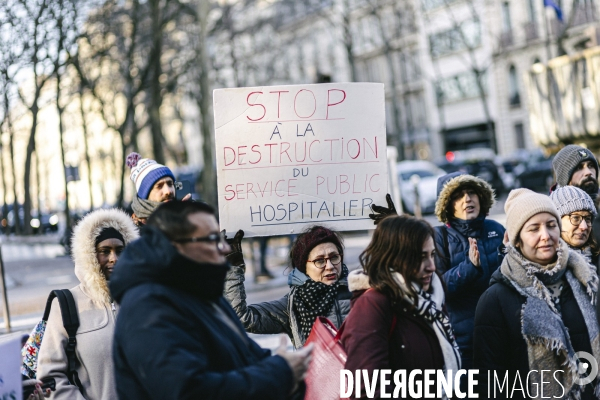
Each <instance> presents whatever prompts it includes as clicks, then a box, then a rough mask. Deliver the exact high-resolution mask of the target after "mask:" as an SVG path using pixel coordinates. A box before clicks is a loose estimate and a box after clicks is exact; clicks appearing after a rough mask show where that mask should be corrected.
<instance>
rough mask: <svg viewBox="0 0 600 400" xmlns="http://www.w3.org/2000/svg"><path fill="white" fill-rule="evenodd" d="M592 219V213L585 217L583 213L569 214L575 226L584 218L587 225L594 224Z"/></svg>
mask: <svg viewBox="0 0 600 400" xmlns="http://www.w3.org/2000/svg"><path fill="white" fill-rule="evenodd" d="M592 219H593V217H592V216H591V215H586V216H585V217H584V216H583V215H577V214H569V221H571V224H573V226H579V225H580V224H581V221H583V220H585V223H586V225H587V226H592Z"/></svg>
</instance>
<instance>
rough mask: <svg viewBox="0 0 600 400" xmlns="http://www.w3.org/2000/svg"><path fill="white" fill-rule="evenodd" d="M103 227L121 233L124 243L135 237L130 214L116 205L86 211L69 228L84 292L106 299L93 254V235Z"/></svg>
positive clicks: (104, 280) (94, 251) (76, 265)
mask: <svg viewBox="0 0 600 400" xmlns="http://www.w3.org/2000/svg"><path fill="white" fill-rule="evenodd" d="M104 228H114V229H116V230H117V231H119V232H120V233H121V235H123V239H124V240H125V243H124V244H125V246H127V245H128V244H129V243H131V242H132V241H134V240H135V239H137V238H138V237H139V234H138V230H137V228H136V226H135V225H134V223H133V221H132V220H131V217H129V216H128V215H127V214H126V213H125V212H124V211H122V210H119V209H117V208H111V209H99V210H96V211H93V212H91V213H89V214H87V215H86V216H85V217H84V218H83V219H82V220H81V221H80V222H79V223H78V224H77V226H76V227H75V229H74V230H73V237H72V246H71V248H72V249H73V262H74V263H75V275H76V276H77V279H79V282H81V285H82V287H83V289H84V291H85V293H86V294H88V295H89V296H90V298H91V299H92V300H94V301H97V302H100V303H110V302H111V296H110V292H109V290H108V283H107V282H106V279H105V278H104V274H102V271H101V270H100V264H99V263H98V259H97V257H96V244H95V242H96V238H97V237H98V235H99V234H100V232H102V230H103V229H104Z"/></svg>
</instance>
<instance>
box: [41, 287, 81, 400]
mask: <svg viewBox="0 0 600 400" xmlns="http://www.w3.org/2000/svg"><path fill="white" fill-rule="evenodd" d="M53 295H54V296H53ZM51 297H52V298H54V297H56V298H57V299H58V304H59V305H60V313H61V314H62V320H63V326H64V327H65V330H66V331H67V335H68V336H69V338H68V339H67V347H66V349H65V353H66V354H67V378H68V379H69V383H70V384H71V385H75V386H77V388H79V391H80V392H82V389H83V385H82V384H81V381H80V380H79V375H78V374H77V371H76V370H75V364H76V361H77V355H76V354H75V348H76V346H77V339H76V338H75V336H76V335H77V329H79V316H78V315H77V306H76V305H75V299H74V298H73V294H72V293H71V291H70V290H69V289H59V290H53V291H52V293H50V297H48V302H49V304H52V300H51ZM46 308H47V310H46V311H48V312H49V306H48V303H47V304H46ZM44 316H45V317H46V312H44ZM46 319H47V317H46ZM82 393H83V392H82Z"/></svg>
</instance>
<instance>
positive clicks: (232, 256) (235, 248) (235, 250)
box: [225, 229, 245, 267]
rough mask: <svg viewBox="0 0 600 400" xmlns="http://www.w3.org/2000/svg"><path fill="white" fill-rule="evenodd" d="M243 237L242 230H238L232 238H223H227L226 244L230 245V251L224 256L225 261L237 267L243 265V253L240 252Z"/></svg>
mask: <svg viewBox="0 0 600 400" xmlns="http://www.w3.org/2000/svg"><path fill="white" fill-rule="evenodd" d="M243 238H244V231H243V230H241V229H240V230H239V231H237V232H236V234H235V236H234V237H233V239H227V236H225V240H227V244H229V246H231V253H229V254H227V255H226V256H225V258H227V261H229V263H230V264H231V265H232V266H234V267H239V266H241V265H245V262H244V254H243V253H242V239H243Z"/></svg>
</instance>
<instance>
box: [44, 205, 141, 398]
mask: <svg viewBox="0 0 600 400" xmlns="http://www.w3.org/2000/svg"><path fill="white" fill-rule="evenodd" d="M138 236H139V235H138V231H137V228H136V227H135V225H134V224H133V222H132V220H131V218H130V217H129V216H128V215H127V214H126V213H125V212H123V211H121V210H118V209H108V210H106V209H101V210H96V211H93V212H91V213H89V214H88V215H86V216H85V217H84V218H83V219H82V220H81V221H80V222H79V224H77V226H76V227H75V229H74V232H73V238H72V249H73V261H74V263H75V275H76V276H77V279H79V281H80V284H79V285H77V286H76V287H74V288H72V289H71V293H72V294H73V298H74V299H75V304H76V306H77V311H78V316H79V329H78V330H77V336H76V339H77V347H76V354H77V360H76V368H75V369H76V371H77V374H78V376H79V379H80V381H81V383H82V386H83V389H82V392H80V391H79V389H78V388H77V386H74V385H70V384H69V381H68V378H67V356H66V353H65V348H66V345H67V339H68V335H67V332H66V330H65V328H64V327H63V322H62V315H61V311H60V307H59V305H58V301H57V300H56V299H54V301H53V303H52V309H51V311H50V316H49V318H48V325H47V326H46V331H45V333H44V339H43V341H42V346H41V348H40V353H39V359H38V371H37V377H38V379H40V380H43V379H44V378H54V379H55V380H56V391H54V392H52V398H53V399H69V400H72V399H80V400H82V399H87V400H113V399H116V398H117V391H116V385H115V379H114V367H113V360H112V342H113V332H114V328H115V319H116V316H117V311H118V306H117V305H116V304H115V303H114V302H113V300H112V299H111V296H110V291H109V289H108V280H109V279H110V275H111V273H112V270H113V268H114V266H115V264H116V262H117V260H118V258H119V255H120V254H121V252H122V251H123V249H124V247H125V246H126V245H128V244H129V243H131V242H132V241H133V240H135V239H137V238H138Z"/></svg>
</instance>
